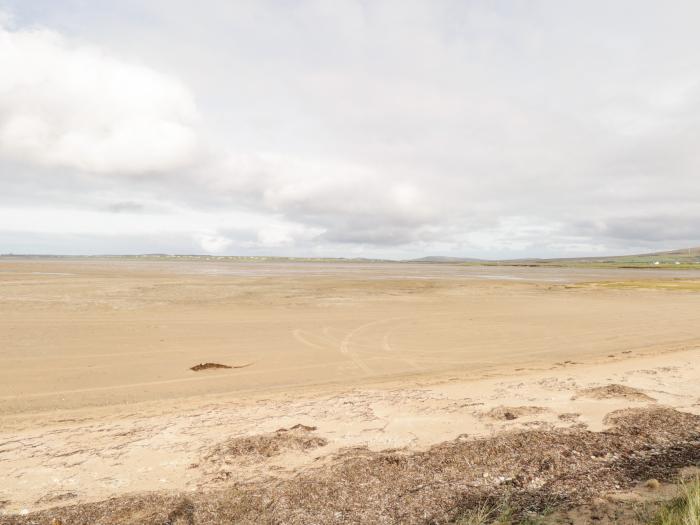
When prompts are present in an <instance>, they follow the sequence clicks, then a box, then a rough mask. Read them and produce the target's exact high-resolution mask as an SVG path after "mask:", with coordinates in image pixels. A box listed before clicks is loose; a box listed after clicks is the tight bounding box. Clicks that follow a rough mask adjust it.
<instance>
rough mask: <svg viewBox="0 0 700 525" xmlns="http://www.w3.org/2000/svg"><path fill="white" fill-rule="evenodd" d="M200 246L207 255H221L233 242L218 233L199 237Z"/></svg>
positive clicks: (202, 234)
mask: <svg viewBox="0 0 700 525" xmlns="http://www.w3.org/2000/svg"><path fill="white" fill-rule="evenodd" d="M197 239H198V241H199V245H200V246H201V247H202V249H203V250H204V251H205V252H207V253H221V252H222V251H224V250H225V249H226V248H228V247H229V246H231V244H233V241H232V240H231V239H229V238H227V237H224V236H223V235H219V234H218V233H216V232H207V233H200V234H199V235H197Z"/></svg>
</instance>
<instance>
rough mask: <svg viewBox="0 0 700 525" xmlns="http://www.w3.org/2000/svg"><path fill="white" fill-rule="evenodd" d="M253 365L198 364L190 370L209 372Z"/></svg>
mask: <svg viewBox="0 0 700 525" xmlns="http://www.w3.org/2000/svg"><path fill="white" fill-rule="evenodd" d="M252 364H253V363H246V364H244V365H222V364H221V363H199V364H198V365H194V366H193V367H191V368H190V370H192V371H194V372H199V371H200V370H210V369H213V368H246V367H248V366H250V365H252Z"/></svg>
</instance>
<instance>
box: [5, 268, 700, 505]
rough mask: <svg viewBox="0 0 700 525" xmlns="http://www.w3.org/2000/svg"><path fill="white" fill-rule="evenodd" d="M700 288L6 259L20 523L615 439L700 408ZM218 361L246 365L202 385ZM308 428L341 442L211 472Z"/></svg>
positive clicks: (524, 271)
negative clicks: (214, 452) (634, 409)
mask: <svg viewBox="0 0 700 525" xmlns="http://www.w3.org/2000/svg"><path fill="white" fill-rule="evenodd" d="M699 277H700V275H698V274H696V273H694V272H692V271H687V272H683V271H678V272H677V271H661V270H649V271H644V270H586V269H580V270H579V269H563V268H556V269H551V268H547V269H539V268H493V267H471V266H458V265H425V264H389V263H382V264H359V263H346V264H338V263H324V264H312V263H304V264H288V263H267V264H263V263H258V264H242V263H220V262H216V261H200V262H190V261H176V262H173V261H133V260H119V259H102V260H99V259H82V260H64V259H55V260H42V259H34V260H18V259H15V258H8V259H0V313H1V314H2V315H1V316H0V336H1V337H2V341H3V344H2V347H0V358H1V359H2V363H3V367H2V369H1V370H0V466H1V467H2V471H3V473H6V477H5V480H6V483H5V484H4V485H3V487H2V488H0V500H2V501H4V502H5V503H4V511H5V512H8V513H13V512H19V511H21V510H22V509H30V510H36V509H39V508H46V507H50V506H52V505H57V504H67V503H75V502H82V501H95V500H97V499H101V498H105V497H109V496H113V495H120V494H127V493H132V492H138V491H145V490H202V489H207V488H212V487H218V486H221V484H222V483H228V482H231V481H232V480H235V481H247V480H251V479H259V478H260V477H265V476H271V477H284V476H289V475H292V474H293V473H295V472H298V471H299V470H300V469H301V470H303V469H305V468H308V466H309V465H311V464H315V465H318V462H319V461H320V462H327V461H332V459H331V458H332V455H333V454H334V453H337V452H338V451H341V450H343V449H345V448H347V447H356V446H366V447H369V448H370V449H371V450H382V449H386V448H396V447H405V448H407V449H410V450H419V449H422V448H425V447H428V446H430V445H433V444H435V443H440V442H442V441H446V440H450V439H455V438H456V437H457V436H458V435H460V434H467V435H470V436H485V435H492V434H494V433H498V432H500V431H501V430H503V429H508V428H518V427H524V428H525V427H532V426H533V425H534V426H538V425H540V426H542V425H545V426H551V427H560V426H568V425H572V424H581V425H585V426H586V427H587V428H590V429H591V430H600V429H602V428H603V419H604V417H605V415H606V414H607V413H609V412H610V411H612V410H616V409H619V408H625V407H630V406H646V405H649V404H663V405H665V406H670V407H673V408H677V409H682V410H685V411H690V412H693V413H700V405H698V403H699V402H700V399H699V398H700V390H699V389H698V387H697V385H698V384H700V369H698V364H697V363H698V358H699V357H700V322H699V321H700V314H699V313H698V312H700V293H697V292H695V291H694V288H693V287H692V286H686V284H688V283H690V284H693V283H696V282H697V281H698V278H699ZM629 282H633V283H635V285H634V286H624V285H620V283H623V284H624V283H629ZM660 282H663V283H668V282H672V283H679V286H678V287H677V289H676V288H670V289H669V288H668V287H660V286H657V284H658V283H660ZM601 283H602V284H601ZM207 362H211V363H220V364H225V365H227V366H231V367H232V368H226V369H223V368H214V369H208V370H202V371H199V372H195V371H192V370H191V369H190V368H191V367H193V366H194V365H197V364H199V363H207ZM237 367H241V368H237ZM610 385H622V386H624V387H627V388H630V389H633V390H634V391H638V393H639V395H636V394H634V393H632V394H630V392H628V391H626V390H625V389H624V388H623V389H620V388H615V387H610ZM589 388H594V389H595V388H599V389H600V390H593V391H588V390H586V389H589ZM591 392H593V394H592V395H591ZM596 392H597V393H596ZM625 392H627V393H625ZM533 407H534V408H533ZM511 416H513V417H511ZM296 424H304V425H307V426H314V427H317V430H316V431H315V432H316V434H315V435H318V436H320V437H321V438H323V439H324V440H326V442H327V444H326V445H324V446H322V447H318V448H314V449H312V450H304V451H299V450H292V451H288V452H285V453H282V454H279V455H275V457H273V458H271V459H267V460H265V461H263V462H262V463H261V462H255V461H253V462H250V461H243V462H242V463H241V464H240V465H238V468H236V469H234V470H235V473H234V474H230V473H229V474H227V476H224V477H223V478H222V476H221V475H220V474H221V472H220V471H219V470H220V469H217V468H207V467H206V466H202V467H200V466H199V465H200V463H201V462H202V461H201V460H202V457H203V455H205V454H206V453H207V451H208V450H210V449H211V447H214V446H215V445H216V444H217V443H219V442H221V441H223V440H224V439H226V438H230V437H236V436H238V437H240V436H250V435H259V434H261V433H266V432H273V431H275V430H276V429H279V428H283V427H284V428H289V427H292V426H294V425H296ZM192 465H196V466H195V467H192Z"/></svg>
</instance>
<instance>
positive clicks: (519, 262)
mask: <svg viewBox="0 0 700 525" xmlns="http://www.w3.org/2000/svg"><path fill="white" fill-rule="evenodd" d="M405 262H412V263H414V262H415V263H436V264H439V263H443V264H446V263H451V264H474V265H487V266H551V267H573V266H582V267H600V268H648V267H654V268H679V269H682V268H698V269H700V247H696V248H684V249H680V250H671V251H664V252H653V253H643V254H638V255H610V256H596V257H561V258H552V259H537V258H529V259H499V260H485V259H475V258H469V257H443V256H439V255H433V256H429V257H421V258H420V259H411V260H410V261H405Z"/></svg>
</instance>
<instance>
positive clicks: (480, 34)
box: [0, 0, 700, 258]
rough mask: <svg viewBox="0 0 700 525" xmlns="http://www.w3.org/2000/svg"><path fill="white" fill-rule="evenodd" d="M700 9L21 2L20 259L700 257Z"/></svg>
mask: <svg viewBox="0 0 700 525" xmlns="http://www.w3.org/2000/svg"><path fill="white" fill-rule="evenodd" d="M698 27H700V3H699V2H697V1H688V2H681V1H669V2H659V1H653V2H644V1H639V0H634V1H629V2H627V1H621V0H618V1H614V2H610V1H586V2H581V1H575V2H574V1H571V2H568V1H564V0H552V1H549V2H539V1H527V2H519V1H511V2H500V1H494V0H490V1H483V2H479V1H467V0H459V1H439V0H438V1H435V0H425V1H422V2H416V1H410V0H395V1H382V0H362V1H360V0H358V1H341V0H338V1H328V0H318V1H304V0H296V1H293V0H288V1H282V0H278V1H263V0H251V1H231V0H200V1H199V2H192V1H189V0H188V1H184V0H183V1H179V0H146V1H144V0H119V1H117V0H113V1H107V0H14V1H13V0H9V1H8V0H0V253H8V252H14V253H61V254H68V253H75V254H78V253H81V254H82V253H85V254H94V253H147V252H168V253H211V254H232V255H238V254H241V255H244V254H271V255H310V256H313V255H317V256H349V257H358V256H374V257H395V258H404V257H414V256H423V255H437V254H441V255H454V256H467V257H472V256H473V257H493V258H503V257H522V256H578V255H590V254H593V255H595V254H599V253H600V254H602V253H632V252H636V251H651V250H656V249H665V248H675V247H687V246H693V245H700V31H699V30H698Z"/></svg>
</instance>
